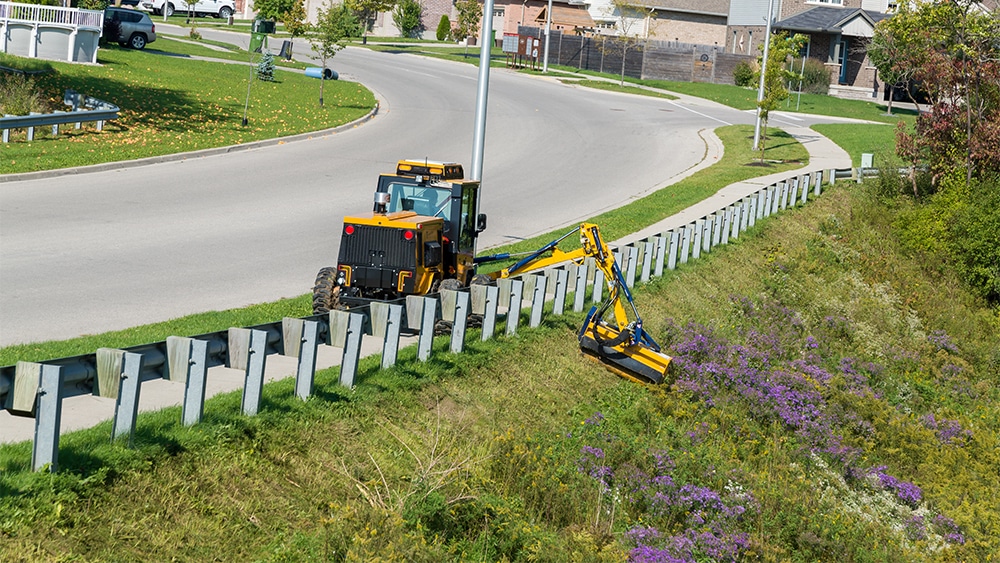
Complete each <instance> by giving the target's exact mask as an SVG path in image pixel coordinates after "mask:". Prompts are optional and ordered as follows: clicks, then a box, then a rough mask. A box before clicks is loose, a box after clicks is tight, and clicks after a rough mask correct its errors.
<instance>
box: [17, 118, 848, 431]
mask: <svg viewBox="0 0 1000 563" xmlns="http://www.w3.org/2000/svg"><path fill="white" fill-rule="evenodd" d="M785 131H787V132H788V133H789V134H790V135H792V137H794V138H795V139H796V140H798V141H799V142H801V143H802V144H803V145H804V146H805V148H806V150H807V151H808V152H809V165H808V166H805V167H803V168H800V169H799V170H790V171H786V172H781V173H778V174H771V175H768V176H761V177H759V178H754V179H751V180H745V181H743V182H737V183H735V184H731V185H729V186H726V187H725V188H722V189H721V190H719V192H718V193H716V194H715V195H713V196H712V197H709V198H707V199H705V200H704V201H702V202H700V203H697V204H695V205H693V206H691V207H689V208H687V209H685V210H684V211H681V212H680V213H677V214H676V215H673V216H671V217H668V218H667V219H664V220H663V221H660V222H659V223H657V224H655V225H651V226H649V227H647V228H645V229H642V230H640V231H638V232H636V233H633V234H632V235H629V236H627V237H625V238H623V239H621V240H619V241H615V244H627V243H629V242H634V241H637V240H642V239H644V238H646V237H647V236H651V235H657V234H660V233H662V232H664V231H668V230H670V229H673V228H676V227H681V226H684V225H686V224H688V223H691V222H692V221H695V220H697V219H700V218H701V217H704V216H706V215H708V214H710V213H714V212H715V211H717V210H719V209H722V208H724V207H726V206H727V205H729V204H731V203H734V202H736V201H739V200H740V199H742V198H743V197H746V196H747V195H749V194H751V193H754V192H755V191H757V190H759V189H760V188H762V187H764V186H767V185H770V184H773V183H774V182H777V181H781V180H784V179H786V178H788V177H790V176H792V175H794V174H796V173H800V174H801V173H805V172H812V171H818V170H828V169H830V168H849V167H850V166H851V158H850V156H849V155H848V154H847V153H846V152H844V150H843V149H841V148H840V147H838V146H837V145H836V144H834V143H833V141H830V140H829V139H827V138H826V137H824V136H822V135H820V134H819V133H816V132H815V131H813V130H811V129H808V128H805V127H793V128H785ZM704 137H705V139H706V144H707V150H706V156H705V158H704V159H703V160H702V162H701V163H700V164H698V165H697V166H694V167H692V168H690V169H688V170H686V171H685V172H683V173H681V174H678V175H677V176H675V177H673V178H671V179H670V180H669V181H668V184H667V186H669V185H671V184H674V183H676V182H679V181H680V180H682V179H684V178H686V177H688V176H690V175H692V174H694V173H696V172H698V171H699V170H702V169H704V168H707V167H709V166H711V165H712V164H715V163H716V162H718V160H719V159H720V158H721V157H722V152H723V148H722V142H721V141H720V140H719V138H718V137H717V136H716V135H715V134H714V133H713V132H711V131H705V132H704ZM665 187H666V186H665ZM661 189H663V188H661ZM416 341H417V338H416V337H414V336H411V337H403V338H401V339H400V343H399V349H403V348H405V347H406V346H410V345H412V344H415V343H416ZM380 353H381V343H380V342H378V341H377V340H376V339H374V338H366V339H362V347H361V355H362V357H369V356H373V355H376V354H380ZM342 354H343V352H342V351H341V350H340V349H339V348H333V347H331V346H326V345H321V346H319V349H318V351H317V355H316V369H317V370H320V369H326V368H329V367H333V366H339V365H340V362H341V358H342ZM297 363H298V362H297V360H296V359H295V358H293V357H289V356H282V355H271V356H268V357H267V363H266V369H265V374H264V378H265V382H270V381H275V380H278V379H284V378H287V377H294V376H295V370H296V366H297ZM243 380H244V374H243V372H242V371H240V370H234V369H231V368H227V367H222V366H219V367H213V368H210V369H209V370H208V378H207V385H206V393H205V396H206V399H207V398H209V397H212V396H214V395H217V394H220V393H226V392H230V391H235V390H238V389H242V387H243ZM183 398H184V384H183V383H178V382H172V381H168V380H165V379H160V380H150V381H146V382H143V384H142V390H141V393H140V400H139V411H140V412H150V411H156V410H160V409H163V408H166V407H170V406H179V405H180V404H181V403H182V401H183ZM114 411H115V401H114V400H113V399H106V398H101V397H96V396H94V395H78V396H73V397H68V398H66V399H64V400H63V406H62V419H61V424H60V434H65V433H67V432H72V431H74V430H81V429H84V428H91V427H93V426H96V425H97V424H99V423H101V422H103V421H106V420H111V419H112V418H113V417H114ZM177 422H178V424H180V422H181V421H180V415H178V421H177ZM140 424H141V422H140ZM34 432H35V419H33V418H24V417H17V416H13V415H11V414H10V412H9V411H6V410H0V444H5V443H16V442H22V441H25V440H32V439H34ZM109 439H110V435H109Z"/></svg>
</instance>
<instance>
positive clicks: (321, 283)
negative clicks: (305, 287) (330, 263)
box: [313, 267, 341, 315]
mask: <svg viewBox="0 0 1000 563" xmlns="http://www.w3.org/2000/svg"><path fill="white" fill-rule="evenodd" d="M336 275H337V269H336V268H332V267H326V268H322V269H320V271H319V273H318V274H316V285H314V286H313V314H314V315H320V314H323V313H329V312H330V311H332V310H334V309H340V308H341V307H340V286H338V285H336V284H335V283H334V281H333V280H334V278H335V277H336Z"/></svg>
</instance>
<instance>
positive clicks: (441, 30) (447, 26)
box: [436, 14, 451, 41]
mask: <svg viewBox="0 0 1000 563" xmlns="http://www.w3.org/2000/svg"><path fill="white" fill-rule="evenodd" d="M450 34H451V20H449V19H448V15H447V14H441V21H439V22H438V28H437V34H436V37H437V40H438V41H444V40H445V39H447V38H448V36H449V35H450Z"/></svg>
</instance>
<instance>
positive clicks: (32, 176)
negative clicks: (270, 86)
mask: <svg viewBox="0 0 1000 563" xmlns="http://www.w3.org/2000/svg"><path fill="white" fill-rule="evenodd" d="M380 106H381V103H380V102H378V101H376V102H375V107H374V108H372V110H371V111H369V112H368V114H366V115H365V116H363V117H360V118H358V119H355V120H354V121H351V122H349V123H345V124H343V125H338V126H337V127H333V128H330V129H323V130H321V131H312V132H309V133H299V134H296V135H289V136H287V137H275V138H272V139H263V140H260V141H253V142H250V143H243V144H239V145H228V146H225V147H215V148H211V149H201V150H197V151H191V152H182V153H176V154H165V155H161V156H150V157H147V158H139V159H136V160H122V161H119V162H105V163H102V164H91V165H89V166H77V167H74V168H59V169H56V170H41V171H39V172H23V173H20V174H0V184H3V183H7V182H22V181H26V180H40V179H44V178H58V177H60V176H76V175H78V174H92V173H94V172H107V171H109V170H123V169H126V168H138V167H140V166H148V165H150V164H160V163H162V162H176V161H179V160H189V159H193V158H204V157H207V156H216V155H220V154H229V153H234V152H240V151H248V150H253V149H259V148H263V147H270V146H274V145H282V144H285V143H294V142H298V141H307V140H309V139H316V138H322V137H327V136H330V135H335V134H337V133H342V132H344V131H348V130H350V129H354V128H355V127H358V126H359V125H363V124H365V123H367V122H369V121H371V120H372V119H375V116H376V115H378V111H379V107H380Z"/></svg>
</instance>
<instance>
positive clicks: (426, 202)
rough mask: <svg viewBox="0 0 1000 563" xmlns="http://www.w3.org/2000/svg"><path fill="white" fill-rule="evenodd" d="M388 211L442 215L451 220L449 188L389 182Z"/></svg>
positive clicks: (430, 215) (446, 219) (432, 215)
mask: <svg viewBox="0 0 1000 563" xmlns="http://www.w3.org/2000/svg"><path fill="white" fill-rule="evenodd" d="M387 191H388V192H389V209H388V211H389V212H390V213H393V212H396V211H413V212H415V213H416V214H417V215H426V216H429V217H442V218H444V220H445V221H450V220H451V188H450V187H447V188H435V187H433V186H414V185H412V184H397V183H392V184H389V187H388V190H387Z"/></svg>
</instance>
